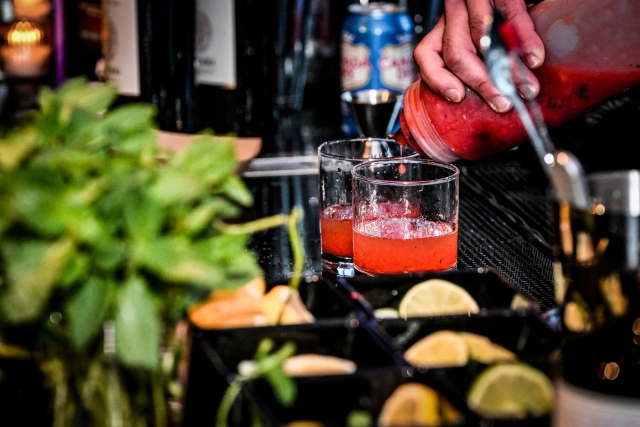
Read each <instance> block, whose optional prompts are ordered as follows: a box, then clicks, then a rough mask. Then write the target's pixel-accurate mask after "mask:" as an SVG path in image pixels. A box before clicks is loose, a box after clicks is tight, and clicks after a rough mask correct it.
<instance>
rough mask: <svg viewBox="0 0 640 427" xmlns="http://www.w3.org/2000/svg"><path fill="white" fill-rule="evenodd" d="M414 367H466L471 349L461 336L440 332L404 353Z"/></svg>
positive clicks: (455, 333) (425, 338)
mask: <svg viewBox="0 0 640 427" xmlns="http://www.w3.org/2000/svg"><path fill="white" fill-rule="evenodd" d="M404 358H405V359H406V360H407V362H409V363H411V364H412V365H413V366H421V367H426V368H444V367H451V366H464V365H466V364H467V361H468V360H469V349H468V347H467V344H466V343H465V341H464V339H463V338H462V336H461V335H460V334H458V333H457V332H453V331H447V330H444V331H438V332H434V333H432V334H429V335H427V336H426V337H424V338H422V339H421V340H420V341H417V342H416V343H415V344H413V345H412V346H411V347H409V349H408V350H407V351H406V352H405V353H404Z"/></svg>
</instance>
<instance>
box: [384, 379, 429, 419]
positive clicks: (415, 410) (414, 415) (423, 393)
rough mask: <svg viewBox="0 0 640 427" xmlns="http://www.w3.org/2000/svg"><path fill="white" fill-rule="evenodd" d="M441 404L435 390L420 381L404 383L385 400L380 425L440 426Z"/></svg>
mask: <svg viewBox="0 0 640 427" xmlns="http://www.w3.org/2000/svg"><path fill="white" fill-rule="evenodd" d="M439 406H440V405H439V401H438V393H436V391H435V390H433V389H431V388H429V387H427V386H426V385H423V384H420V383H406V384H402V385H400V386H398V387H397V388H396V389H395V390H394V392H393V393H392V394H391V396H389V397H388V398H387V400H386V401H385V402H384V405H383V406H382V410H381V411H380V416H379V417H378V426H380V427H390V426H439V425H440V414H439Z"/></svg>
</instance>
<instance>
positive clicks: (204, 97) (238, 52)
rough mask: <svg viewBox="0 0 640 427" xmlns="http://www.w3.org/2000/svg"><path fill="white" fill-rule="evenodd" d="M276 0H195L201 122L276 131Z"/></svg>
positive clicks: (242, 131)
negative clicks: (274, 129)
mask: <svg viewBox="0 0 640 427" xmlns="http://www.w3.org/2000/svg"><path fill="white" fill-rule="evenodd" d="M277 3H278V2H275V1H252V0H223V1H207V0H196V1H195V4H196V33H195V34H196V37H195V53H196V63H195V66H196V68H195V76H194V77H195V91H196V104H195V105H196V116H197V127H198V128H210V129H212V130H213V131H214V132H216V133H218V134H226V133H230V132H233V133H236V134H237V135H239V136H262V135H263V134H266V133H271V132H273V127H274V125H275V122H274V120H275V119H274V108H275V102H276V85H277V78H276V67H277V62H276V56H277V49H278V47H277V44H276V40H277V36H278V19H277V18H278V16H277V10H278V4H277ZM281 3H282V2H281ZM282 30H283V31H286V30H287V29H286V28H283V29H282Z"/></svg>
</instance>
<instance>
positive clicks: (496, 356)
mask: <svg viewBox="0 0 640 427" xmlns="http://www.w3.org/2000/svg"><path fill="white" fill-rule="evenodd" d="M460 335H461V336H462V338H463V339H464V341H465V342H466V343H467V346H468V347H469V357H470V358H471V359H473V360H477V361H478V362H482V363H486V364H488V365H489V364H492V363H495V362H501V361H510V360H513V361H515V360H516V359H517V357H516V355H515V354H514V353H513V352H511V351H509V350H507V349H506V348H504V347H502V346H501V345H498V344H496V343H494V342H493V341H491V340H490V339H489V338H487V337H485V336H483V335H477V334H472V333H470V332H460Z"/></svg>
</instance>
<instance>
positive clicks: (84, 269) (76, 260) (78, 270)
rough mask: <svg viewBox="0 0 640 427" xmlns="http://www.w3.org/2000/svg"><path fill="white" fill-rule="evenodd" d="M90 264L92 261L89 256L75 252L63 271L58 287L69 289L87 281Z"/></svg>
mask: <svg viewBox="0 0 640 427" xmlns="http://www.w3.org/2000/svg"><path fill="white" fill-rule="evenodd" d="M90 262H91V259H90V257H89V256H88V255H87V254H85V253H81V252H75V253H74V254H73V255H71V257H69V261H68V262H67V265H66V266H65V268H64V269H63V270H62V273H61V274H60V279H59V280H58V285H59V286H60V287H62V288H69V287H71V286H73V285H74V284H75V283H78V282H80V281H82V280H86V279H87V276H88V273H89V264H90Z"/></svg>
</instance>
